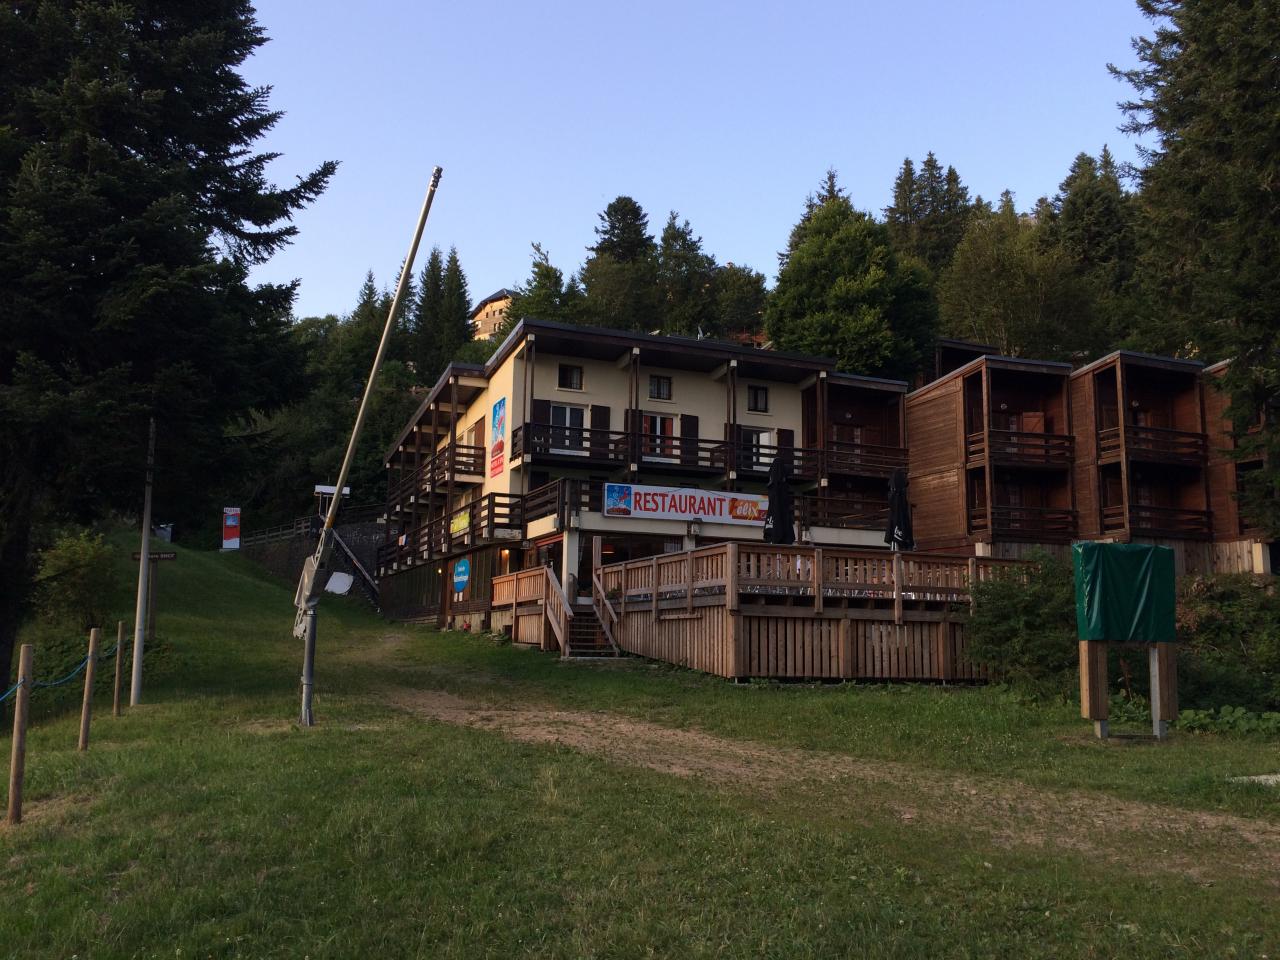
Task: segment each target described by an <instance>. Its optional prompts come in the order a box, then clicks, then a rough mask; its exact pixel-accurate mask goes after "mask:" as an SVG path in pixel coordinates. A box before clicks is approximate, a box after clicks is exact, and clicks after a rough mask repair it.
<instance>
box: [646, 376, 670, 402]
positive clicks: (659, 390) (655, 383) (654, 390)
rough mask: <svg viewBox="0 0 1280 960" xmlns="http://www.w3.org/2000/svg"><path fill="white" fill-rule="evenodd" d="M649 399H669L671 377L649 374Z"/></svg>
mask: <svg viewBox="0 0 1280 960" xmlns="http://www.w3.org/2000/svg"><path fill="white" fill-rule="evenodd" d="M649 399H650V400H670V399H671V378H670V377H660V376H658V375H656V374H653V375H650V377H649Z"/></svg>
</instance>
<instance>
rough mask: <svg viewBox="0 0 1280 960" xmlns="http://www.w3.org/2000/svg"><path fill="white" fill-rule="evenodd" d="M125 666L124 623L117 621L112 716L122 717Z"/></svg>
mask: <svg viewBox="0 0 1280 960" xmlns="http://www.w3.org/2000/svg"><path fill="white" fill-rule="evenodd" d="M123 664H124V621H123V620H117V621H116V676H115V682H114V683H113V685H112V689H111V715H112V716H113V717H118V716H120V677H121V674H122V673H123V666H122V665H123Z"/></svg>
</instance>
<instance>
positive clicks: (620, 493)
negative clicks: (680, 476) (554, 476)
mask: <svg viewBox="0 0 1280 960" xmlns="http://www.w3.org/2000/svg"><path fill="white" fill-rule="evenodd" d="M768 512H769V498H768V497H764V496H759V495H757V494H754V493H725V492H723V491H719V490H693V489H690V488H688V487H642V486H639V485H637V484H633V483H606V484H605V485H604V515H605V516H606V517H641V518H645V519H650V520H703V521H709V522H711V523H739V524H747V525H750V526H762V525H763V524H764V518H765V515H766V514H767V513H768Z"/></svg>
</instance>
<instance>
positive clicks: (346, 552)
mask: <svg viewBox="0 0 1280 960" xmlns="http://www.w3.org/2000/svg"><path fill="white" fill-rule="evenodd" d="M333 542H334V544H335V545H336V546H337V547H338V549H339V550H341V551H342V553H343V556H345V557H346V558H347V562H348V563H350V564H351V567H352V569H353V570H355V571H356V573H358V574H359V575H360V579H361V580H362V581H363V582H364V587H365V590H366V591H367V592H368V593H369V596H370V598H371V599H372V600H373V602H374V603H375V604H376V603H377V602H378V581H376V580H374V579H373V577H371V576H369V571H368V570H366V569H365V568H364V564H363V563H361V562H360V558H359V557H357V556H356V555H355V553H354V551H352V549H351V547H349V546H348V545H347V542H346V541H345V540H343V539H342V537H340V536H339V535H338V531H337V530H334V531H333Z"/></svg>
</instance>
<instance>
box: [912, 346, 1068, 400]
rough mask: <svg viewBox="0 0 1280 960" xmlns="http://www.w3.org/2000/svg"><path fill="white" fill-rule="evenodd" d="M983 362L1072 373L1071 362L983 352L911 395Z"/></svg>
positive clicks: (997, 366)
mask: <svg viewBox="0 0 1280 960" xmlns="http://www.w3.org/2000/svg"><path fill="white" fill-rule="evenodd" d="M983 364H986V365H987V366H989V367H993V368H995V369H997V370H1017V371H1022V372H1024V373H1043V374H1048V375H1055V376H1060V377H1066V376H1069V375H1070V374H1071V364H1069V363H1063V362H1061V361H1060V360H1029V359H1026V358H1024V357H1005V356H1002V355H1000V354H990V353H988V354H983V355H982V356H980V357H974V358H973V359H972V360H970V361H969V362H968V363H966V364H963V365H961V366H959V367H956V368H955V369H954V370H948V371H947V372H946V373H944V374H943V375H942V376H940V377H938V379H936V380H930V381H929V382H928V383H926V384H925V385H924V386H922V387H917V388H916V389H915V390H913V391H912V392H911V393H910V394H909V396H911V397H914V396H916V395H918V394H922V393H928V392H929V391H930V390H932V389H934V388H935V387H936V386H938V384H941V383H947V382H948V381H951V380H954V379H955V378H956V377H963V376H966V375H968V374H970V373H972V372H973V371H974V370H977V369H978V368H979V367H981V366H982V365H983Z"/></svg>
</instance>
